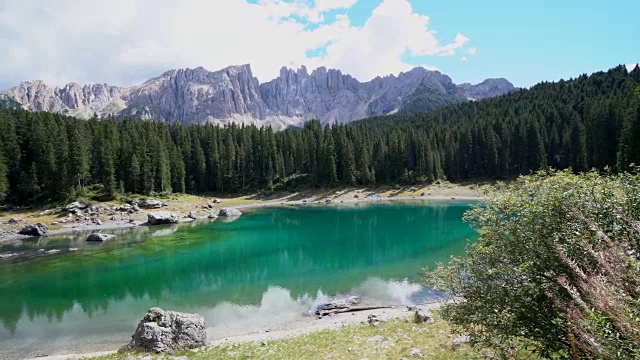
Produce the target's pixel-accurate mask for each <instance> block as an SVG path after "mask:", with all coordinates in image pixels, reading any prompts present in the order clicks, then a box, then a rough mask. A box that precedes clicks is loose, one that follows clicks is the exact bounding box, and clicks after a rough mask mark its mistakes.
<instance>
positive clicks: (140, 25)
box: [0, 0, 640, 89]
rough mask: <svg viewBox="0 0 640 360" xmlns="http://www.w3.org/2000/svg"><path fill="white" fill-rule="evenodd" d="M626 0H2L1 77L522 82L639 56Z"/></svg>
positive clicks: (636, 6)
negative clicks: (440, 77) (204, 75)
mask: <svg viewBox="0 0 640 360" xmlns="http://www.w3.org/2000/svg"><path fill="white" fill-rule="evenodd" d="M639 39H640V1H632V0H612V1H595V0H582V1H577V0H555V1H550V0H538V1H535V2H534V1H520V0H518V1H516V0H511V1H507V0H486V1H477V0H111V1H108V2H95V1H86V0H67V1H64V2H62V1H56V2H43V1H41V0H21V1H13V0H0V47H1V48H2V49H3V51H4V54H3V64H2V65H0V89H3V88H8V87H10V86H15V85H17V84H18V83H19V82H21V81H24V80H33V79H41V80H44V81H45V82H48V83H52V84H55V85H58V86H62V85H64V84H66V83H68V82H79V83H108V84H112V85H119V86H131V85H136V84H140V83H141V82H143V81H144V80H146V79H148V78H150V77H153V76H157V75H159V74H161V73H163V72H164V71H166V70H168V69H173V68H185V67H197V66H204V67H205V68H207V69H209V70H217V69H221V68H224V67H226V66H228V65H237V64H245V63H250V64H251V66H252V69H253V72H254V75H255V76H256V77H258V79H259V80H260V81H268V80H271V79H273V78H274V77H276V76H278V73H279V69H280V67H282V66H287V67H293V68H297V67H299V66H301V65H306V66H307V68H309V69H313V68H315V67H318V66H326V67H329V68H337V69H340V70H342V71H343V72H345V73H349V74H352V75H353V76H355V77H356V78H358V79H359V80H361V81H367V80H370V79H371V78H373V77H375V76H378V75H381V76H384V75H388V74H397V73H398V72H400V71H406V70H408V69H410V68H411V67H413V66H424V67H426V68H435V69H438V70H440V71H442V72H443V73H445V74H447V75H449V76H451V77H452V78H453V80H454V81H455V82H457V83H461V82H471V83H477V82H480V81H482V80H483V79H485V78H489V77H504V78H507V79H509V80H510V81H512V82H513V83H514V84H515V85H516V86H521V87H528V86H531V85H534V84H535V83H537V82H539V81H543V80H558V79H561V78H569V77H575V76H578V75H580V74H582V73H591V72H594V71H598V70H606V69H608V68H610V67H613V66H615V65H617V64H630V63H636V62H638V61H640V51H639V49H640V46H638V45H640V44H639V43H638V42H639V41H640V40H639Z"/></svg>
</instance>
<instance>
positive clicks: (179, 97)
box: [0, 64, 515, 128]
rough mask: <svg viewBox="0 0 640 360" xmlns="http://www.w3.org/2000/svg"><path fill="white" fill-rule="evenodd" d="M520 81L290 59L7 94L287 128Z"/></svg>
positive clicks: (46, 104)
mask: <svg viewBox="0 0 640 360" xmlns="http://www.w3.org/2000/svg"><path fill="white" fill-rule="evenodd" d="M514 89H515V88H514V87H513V85H512V84H511V83H510V82H508V81H507V80H505V79H487V80H485V81H483V82H481V83H480V84H477V85H470V84H462V85H460V86H458V85H456V84H454V83H453V81H452V80H451V78H450V77H448V76H447V75H444V74H442V73H440V72H439V71H431V70H427V69H425V68H422V67H416V68H413V69H411V70H409V71H406V72H402V73H400V74H398V75H397V76H395V75H387V76H384V77H376V78H375V79H373V80H371V81H368V82H360V81H359V80H357V79H356V78H354V77H352V76H351V75H348V74H344V73H343V72H342V71H340V70H337V69H327V68H326V67H318V68H316V69H313V70H312V71H311V72H309V70H308V69H307V68H306V67H305V66H301V67H300V68H297V69H292V68H288V67H282V68H281V69H280V75H279V76H278V77H277V78H275V79H273V80H271V81H268V82H265V83H262V84H261V83H259V81H258V79H256V78H255V77H254V76H253V72H252V70H251V66H250V65H249V64H242V65H234V66H228V67H226V68H224V69H220V70H217V71H209V70H207V69H205V68H203V67H197V68H194V69H189V68H187V69H174V70H169V71H166V72H165V73H163V74H162V75H160V76H158V77H155V78H152V79H149V80H147V81H146V82H144V83H143V84H141V85H138V86H134V87H130V88H121V87H116V86H110V85H107V84H94V85H80V84H77V83H69V84H67V85H65V86H64V87H62V88H58V87H55V86H49V85H47V84H46V83H44V82H43V81H40V80H35V81H28V82H23V83H21V84H20V85H18V86H16V87H14V88H12V89H9V90H7V91H4V92H2V93H0V96H2V98H3V99H10V100H11V101H12V103H19V104H21V105H22V107H24V108H26V109H31V110H44V111H52V112H60V113H63V114H66V115H72V116H79V117H83V118H89V117H91V116H92V115H93V114H94V113H97V114H98V115H100V116H106V115H109V114H114V115H116V116H119V117H124V116H128V117H133V118H140V119H153V120H156V121H164V122H180V123H184V124H187V123H204V122H212V123H217V124H225V123H229V122H241V123H247V124H256V125H267V124H268V125H273V126H275V127H278V128H281V127H283V126H288V125H295V124H300V123H301V122H303V121H305V120H308V119H312V118H318V119H320V120H321V121H322V122H323V123H333V122H341V123H342V122H349V121H354V120H359V119H362V118H365V117H368V116H377V115H384V114H388V113H393V112H396V111H398V109H399V108H400V107H401V106H402V104H403V102H405V101H406V100H407V99H414V98H416V97H419V96H420V94H421V93H422V92H425V91H427V92H428V93H429V94H433V93H437V94H441V96H444V97H451V98H452V99H454V98H455V99H460V101H463V100H466V99H482V98H485V97H491V96H497V95H501V94H504V93H507V92H510V91H513V90H514Z"/></svg>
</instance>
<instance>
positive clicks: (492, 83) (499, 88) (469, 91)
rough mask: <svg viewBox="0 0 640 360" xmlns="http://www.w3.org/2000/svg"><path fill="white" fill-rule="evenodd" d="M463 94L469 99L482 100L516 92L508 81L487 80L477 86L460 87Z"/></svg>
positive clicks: (465, 85) (463, 85) (466, 85)
mask: <svg viewBox="0 0 640 360" xmlns="http://www.w3.org/2000/svg"><path fill="white" fill-rule="evenodd" d="M460 89H461V91H462V93H463V94H464V95H465V96H466V98H467V99H472V100H480V99H485V98H490V97H496V96H500V95H504V94H508V93H510V92H513V91H515V90H516V88H515V87H514V86H513V84H512V83H510V82H509V81H508V80H507V79H502V78H500V79H486V80H485V81H483V82H481V83H480V84H477V85H471V84H462V85H460Z"/></svg>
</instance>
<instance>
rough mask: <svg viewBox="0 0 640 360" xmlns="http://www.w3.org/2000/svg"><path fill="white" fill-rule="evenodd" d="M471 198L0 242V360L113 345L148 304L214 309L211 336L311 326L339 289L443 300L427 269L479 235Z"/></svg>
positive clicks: (254, 213) (368, 299)
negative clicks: (99, 238)
mask: <svg viewBox="0 0 640 360" xmlns="http://www.w3.org/2000/svg"><path fill="white" fill-rule="evenodd" d="M472 204H473V203H472V202H469V201H453V200H452V201H448V200H447V201H413V202H394V203H358V204H349V205H346V204H345V205H329V206H324V205H320V206H316V205H307V206H299V207H273V208H259V209H252V210H250V211H247V212H246V213H245V214H244V215H243V216H241V217H240V218H237V219H235V220H233V221H228V220H227V221H225V219H223V218H219V219H217V220H215V221H207V222H198V223H192V224H185V225H180V226H159V227H149V228H147V227H140V228H138V229H134V230H116V231H105V232H106V233H111V234H115V235H117V237H116V238H115V239H113V240H110V241H108V242H105V243H99V244H96V243H88V242H86V236H87V234H86V233H84V234H80V233H78V234H69V235H60V236H51V237H48V238H47V237H43V238H33V239H27V240H23V241H17V242H10V243H5V244H0V254H5V255H7V254H14V256H11V257H9V256H5V257H3V258H0V358H1V359H16V358H26V357H37V356H43V355H56V354H70V353H79V352H92V351H102V350H114V349H117V348H118V347H120V346H122V345H125V344H126V343H128V341H129V340H130V337H131V334H132V333H133V331H134V330H135V328H136V325H137V323H138V321H139V320H140V319H141V318H142V316H143V315H144V314H145V313H146V311H147V310H148V309H149V308H151V307H156V306H157V307H161V308H163V309H166V310H175V311H183V312H195V313H199V314H201V315H202V316H204V318H205V321H206V323H207V326H208V329H207V333H208V336H209V338H210V339H218V338H225V337H228V336H233V335H242V334H246V333H249V332H257V331H264V330H268V329H272V328H274V327H278V326H281V325H286V324H288V323H292V322H295V321H308V317H309V316H310V315H309V314H310V313H312V310H313V308H314V305H317V304H319V303H322V302H324V301H327V300H328V299H330V298H331V297H332V296H336V295H345V294H348V295H357V296H359V297H361V299H362V303H363V304H370V305H409V304H414V303H424V302H430V301H437V299H438V296H440V295H441V294H437V293H435V292H433V291H430V290H429V289H426V288H424V287H423V286H422V285H421V281H422V278H423V276H424V272H423V269H424V268H425V267H432V266H434V265H435V263H436V262H447V261H448V260H449V258H450V257H451V256H452V255H462V254H463V253H464V249H465V246H466V244H467V242H468V241H472V240H473V239H475V238H476V237H477V235H476V233H475V231H474V230H473V229H472V228H471V227H470V226H469V225H468V224H466V223H464V222H463V221H462V216H463V214H464V212H465V211H466V210H468V209H470V207H471V206H472Z"/></svg>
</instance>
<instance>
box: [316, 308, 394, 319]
mask: <svg viewBox="0 0 640 360" xmlns="http://www.w3.org/2000/svg"><path fill="white" fill-rule="evenodd" d="M377 309H391V306H355V307H345V308H338V309H330V310H316V315H318V316H320V317H322V316H326V315H331V314H340V313H348V312H356V311H366V310H377Z"/></svg>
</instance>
